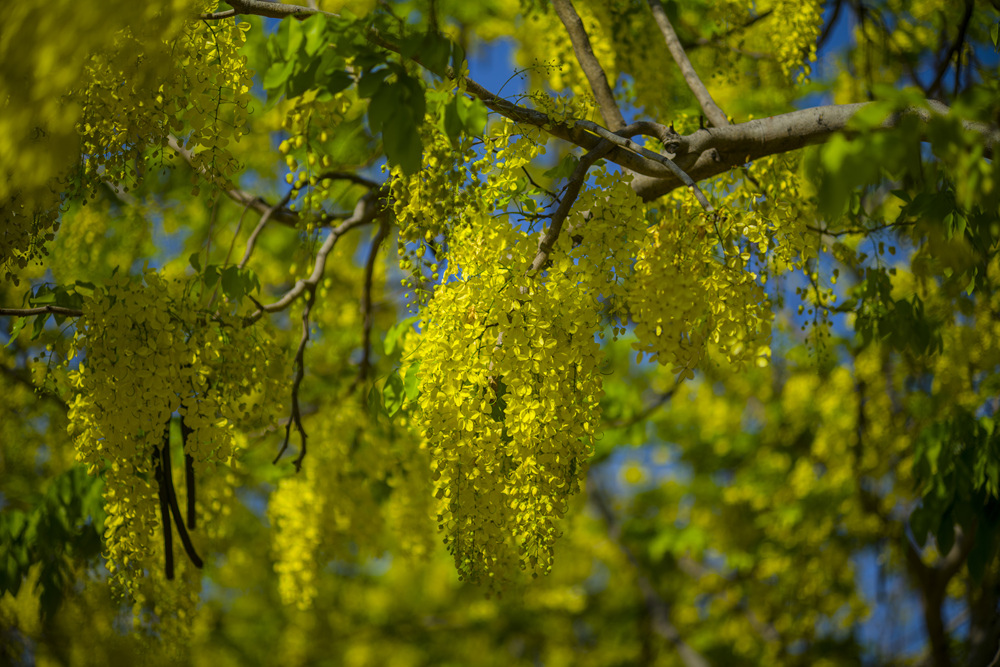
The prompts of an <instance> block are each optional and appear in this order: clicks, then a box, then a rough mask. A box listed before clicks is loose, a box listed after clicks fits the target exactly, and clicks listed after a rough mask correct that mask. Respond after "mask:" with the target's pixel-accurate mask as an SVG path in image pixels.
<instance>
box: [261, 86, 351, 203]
mask: <svg viewBox="0 0 1000 667" xmlns="http://www.w3.org/2000/svg"><path fill="white" fill-rule="evenodd" d="M316 96H317V91H316V90H310V91H307V92H305V93H303V94H302V95H300V96H299V97H297V98H295V100H294V102H293V105H294V106H292V107H291V108H290V109H289V110H288V112H287V113H286V114H285V116H284V121H283V123H282V126H283V129H284V130H285V131H286V132H287V133H288V138H287V139H285V140H284V141H282V142H281V144H280V146H279V147H278V150H279V151H280V152H281V153H282V155H284V156H285V164H286V166H287V167H288V173H287V174H286V175H285V181H286V182H287V183H288V184H289V185H291V186H292V188H293V189H294V191H293V193H292V197H293V198H294V197H297V196H298V194H299V191H300V190H304V191H305V194H304V195H303V197H302V201H301V202H300V203H296V204H293V205H292V206H293V208H294V207H295V206H299V207H301V209H302V211H303V212H304V213H307V214H310V216H318V215H320V214H322V212H323V206H324V204H326V203H329V202H331V201H333V202H337V201H339V200H340V199H343V195H344V193H345V191H346V189H347V188H349V187H350V183H349V182H346V181H341V180H334V179H331V178H328V177H325V174H329V173H331V172H333V171H336V170H338V169H344V170H347V169H348V168H353V166H354V165H352V164H349V165H347V166H345V165H344V164H343V163H342V162H340V161H338V158H339V157H340V156H344V155H346V154H348V153H349V152H350V148H353V147H354V144H353V142H355V141H359V140H360V139H359V137H360V131H359V128H358V127H357V122H358V118H359V116H360V114H361V113H363V110H364V107H363V105H360V104H357V94H356V92H355V91H354V90H353V89H348V90H346V91H344V92H342V93H338V94H337V95H334V97H333V99H332V100H327V101H320V100H317V99H316ZM352 123H353V125H352ZM345 135H353V136H351V137H350V138H349V137H348V136H345ZM310 219H311V218H310Z"/></svg>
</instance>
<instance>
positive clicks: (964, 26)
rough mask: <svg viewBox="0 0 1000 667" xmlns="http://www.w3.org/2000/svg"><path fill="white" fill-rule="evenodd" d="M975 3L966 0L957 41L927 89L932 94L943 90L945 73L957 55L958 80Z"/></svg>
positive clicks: (952, 44) (956, 75)
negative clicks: (942, 84) (963, 49)
mask: <svg viewBox="0 0 1000 667" xmlns="http://www.w3.org/2000/svg"><path fill="white" fill-rule="evenodd" d="M974 5H975V3H974V2H973V0H965V12H964V13H963V14H962V20H961V22H960V23H959V24H958V35H956V37H955V41H954V42H952V43H951V46H950V47H949V49H948V52H947V53H946V54H945V56H944V59H943V60H942V61H941V66H940V67H938V71H937V75H936V76H935V77H934V81H933V82H932V83H931V85H930V86H929V87H928V89H927V90H928V92H929V93H930V94H931V95H934V94H935V93H937V92H939V91H940V90H941V83H942V82H943V81H944V75H945V74H946V73H947V72H948V64H949V63H950V62H951V59H952V56H954V57H955V70H956V71H955V79H956V81H957V80H958V75H959V71H960V68H961V66H962V46H963V45H964V44H965V34H966V31H967V30H968V29H969V21H970V20H971V19H972V10H973V7H974ZM942 41H943V40H942Z"/></svg>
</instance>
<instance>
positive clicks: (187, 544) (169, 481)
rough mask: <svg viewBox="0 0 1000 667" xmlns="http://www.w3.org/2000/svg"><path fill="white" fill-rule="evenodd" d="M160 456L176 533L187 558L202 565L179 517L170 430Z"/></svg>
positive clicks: (199, 566)
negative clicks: (171, 459)
mask: <svg viewBox="0 0 1000 667" xmlns="http://www.w3.org/2000/svg"><path fill="white" fill-rule="evenodd" d="M160 452H161V454H162V456H161V460H162V466H163V479H164V483H165V485H166V487H167V502H168V503H169V505H170V512H171V513H172V514H173V515H174V522H175V523H176V524H177V535H178V536H179V537H180V538H181V544H182V545H184V552H185V553H187V555H188V558H190V559H191V562H192V563H194V566H195V567H197V568H199V569H200V568H201V567H203V566H204V563H203V562H202V560H201V558H200V557H199V556H198V552H196V551H195V550H194V545H193V544H191V536H190V535H188V532H187V529H186V528H185V527H184V519H183V517H181V508H180V506H179V505H178V504H177V491H176V490H175V489H174V477H173V470H172V466H171V465H170V432H169V431H168V432H167V437H166V439H165V440H164V443H163V449H162V450H160Z"/></svg>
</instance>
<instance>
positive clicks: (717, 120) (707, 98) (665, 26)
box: [648, 0, 729, 127]
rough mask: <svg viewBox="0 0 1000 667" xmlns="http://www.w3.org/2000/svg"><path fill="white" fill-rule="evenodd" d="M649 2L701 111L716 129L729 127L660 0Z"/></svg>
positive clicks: (668, 46) (649, 0)
mask: <svg viewBox="0 0 1000 667" xmlns="http://www.w3.org/2000/svg"><path fill="white" fill-rule="evenodd" d="M648 2H649V8H650V9H651V10H653V18H654V19H655V20H656V25H658V26H659V27H660V32H662V33H663V39H664V40H665V41H666V43H667V48H668V49H670V55H672V56H673V57H674V62H676V63H677V66H678V67H679V68H680V70H681V74H683V75H684V80H685V81H687V85H688V88H690V89H691V92H692V93H694V96H695V99H697V100H698V104H699V105H701V110H702V111H704V112H705V117H706V118H708V120H709V122H710V123H712V125H714V126H716V127H725V126H726V125H729V119H728V118H726V114H725V113H723V111H722V109H720V108H719V105H717V104H716V103H715V100H713V99H712V95H711V94H710V93H709V92H708V88H706V87H705V84H704V83H702V81H701V79H700V78H699V77H698V73H697V72H696V71H694V67H693V66H692V65H691V61H690V60H688V57H687V54H686V53H684V47H682V46H681V42H680V40H679V39H677V33H676V32H674V27H673V26H672V25H670V19H669V18H667V13H666V12H665V11H663V5H662V4H661V3H660V0H648Z"/></svg>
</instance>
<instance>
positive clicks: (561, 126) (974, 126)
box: [230, 0, 1000, 219]
mask: <svg viewBox="0 0 1000 667" xmlns="http://www.w3.org/2000/svg"><path fill="white" fill-rule="evenodd" d="M230 4H231V5H233V7H234V8H235V9H236V11H237V13H241V14H257V15H260V16H268V17H273V18H285V17H289V16H303V15H308V14H312V13H316V10H312V9H310V8H308V7H301V6H298V5H284V4H281V3H272V2H263V1H261V0H234V2H232V3H230ZM366 37H367V38H368V39H369V40H370V41H371V42H372V43H374V44H377V45H378V46H381V47H382V48H385V49H388V50H390V51H393V52H395V53H399V47H398V46H397V45H396V44H393V43H392V42H390V41H388V40H387V39H386V38H385V37H384V36H383V35H381V34H380V33H379V32H378V31H376V30H374V29H370V30H368V33H367V35H366ZM414 60H415V62H418V63H419V62H420V61H419V58H414ZM448 76H450V77H451V78H456V74H455V72H453V71H451V70H449V72H448ZM461 85H462V86H463V87H464V88H465V90H466V91H467V92H468V93H470V94H472V95H475V96H476V97H478V98H479V99H480V100H482V102H483V103H484V104H485V105H486V106H487V107H488V108H489V109H491V110H493V111H495V112H497V113H499V114H501V115H502V116H504V117H506V118H509V119H511V120H513V121H515V122H518V123H526V124H529V125H534V126H536V127H541V128H543V129H544V130H545V131H546V132H548V133H549V134H551V135H552V136H554V137H557V138H560V139H564V140H566V141H569V142H571V143H573V144H576V145H577V146H580V147H581V148H584V149H587V150H593V149H594V148H595V147H596V146H597V145H598V144H599V143H600V142H601V139H602V138H605V139H606V138H608V137H606V136H603V135H601V136H595V134H594V133H593V132H592V131H588V129H590V128H587V126H586V121H573V120H566V121H564V122H558V121H554V120H553V119H551V118H550V117H549V116H548V115H546V114H544V113H542V112H540V111H536V110H534V109H528V108H525V107H521V106H518V105H516V104H513V103H511V102H509V101H507V100H505V99H503V98H501V97H499V96H497V95H495V94H494V93H492V92H490V91H489V90H487V89H486V88H484V87H483V86H481V85H479V84H478V83H476V82H475V81H473V80H472V79H468V78H463V79H462V81H461ZM865 104H870V103H858V104H845V105H829V106H822V107H814V108H812V109H804V110H801V111H793V112H791V113H787V114H781V115H779V116H771V117H768V118H762V119H757V120H752V121H748V122H746V123H740V124H738V125H728V126H726V127H721V128H713V129H711V130H699V131H697V132H695V133H693V134H691V135H688V136H686V137H679V139H680V141H678V142H677V144H676V145H675V146H674V147H668V149H667V150H668V152H673V153H675V154H676V157H675V158H674V162H675V163H676V164H675V166H677V167H679V171H680V173H678V172H676V171H675V170H673V169H672V168H671V166H670V164H669V163H664V162H663V161H662V160H660V159H650V158H649V157H648V156H646V155H644V154H642V153H638V152H633V151H632V150H626V149H623V148H621V147H619V146H616V147H615V148H613V149H612V150H611V151H609V152H608V153H607V155H606V156H605V158H606V159H608V160H610V161H612V162H614V163H615V164H618V165H620V166H622V167H624V168H625V169H628V170H630V171H632V172H635V173H636V174H637V176H636V177H635V179H633V181H632V187H633V189H634V190H635V191H636V193H637V194H638V195H639V196H640V197H642V198H643V199H645V200H647V201H649V200H652V199H656V198H658V197H661V196H662V195H664V194H666V193H668V192H670V191H671V190H674V189H675V188H677V187H680V186H682V185H689V184H688V183H686V179H685V178H684V175H687V176H689V177H690V178H691V180H692V181H693V182H698V181H700V180H702V179H705V178H710V177H712V176H715V175H717V174H720V173H723V172H725V171H728V170H729V169H732V168H733V167H737V166H740V165H742V164H746V163H747V162H748V161H751V160H755V159H758V158H761V157H765V156H768V155H776V154H779V153H786V152H788V151H793V150H797V149H799V148H804V147H805V146H809V145H812V144H818V143H823V142H824V141H826V140H827V139H828V138H829V137H830V136H831V135H833V134H834V133H836V132H840V131H843V130H845V128H846V127H847V123H848V121H849V120H850V119H851V117H852V116H853V115H854V114H855V113H857V112H858V111H859V110H860V109H861V108H862V107H863V106H864V105H865ZM928 104H929V106H930V108H931V109H932V110H933V112H934V113H938V114H946V113H948V107H946V106H945V105H943V104H941V103H939V102H934V101H930V102H929V103H928ZM904 114H905V115H914V116H917V117H918V118H920V119H921V120H923V121H925V122H926V121H927V120H929V119H930V116H931V111H928V110H927V109H921V108H911V109H910V110H908V111H906V112H904ZM899 116H900V115H898V114H897V115H895V116H892V117H890V118H889V119H887V120H886V121H885V122H884V123H883V124H882V128H883V129H885V128H891V127H894V126H895V125H896V124H897V123H898V122H899ZM608 124H609V125H612V126H614V124H613V123H608ZM590 125H591V126H594V125H595V124H590ZM964 126H965V128H966V129H967V130H969V131H972V132H976V133H978V134H980V135H982V137H983V141H984V145H985V150H984V156H986V157H988V158H992V156H993V146H994V145H995V144H997V143H1000V129H998V128H997V127H995V126H993V125H988V124H986V123H978V122H971V121H966V122H965V123H964ZM605 132H608V131H607V130H605ZM608 134H613V133H611V132H608ZM643 134H648V132H643ZM675 149H676V150H675ZM654 155H655V154H654ZM689 186H690V185H689ZM230 196H233V195H232V194H230ZM237 201H240V202H241V203H246V201H245V200H244V199H240V198H237ZM260 207H261V208H260V209H259V210H260V211H261V213H263V212H264V211H265V210H267V208H269V207H268V206H267V204H266V203H262V204H260ZM276 219H277V218H276Z"/></svg>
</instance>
